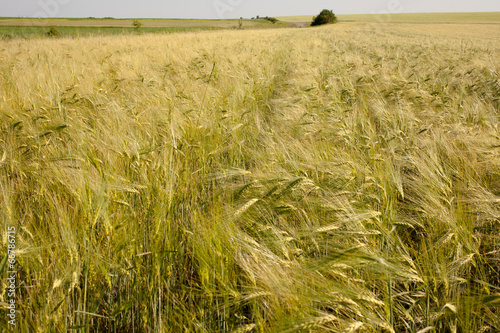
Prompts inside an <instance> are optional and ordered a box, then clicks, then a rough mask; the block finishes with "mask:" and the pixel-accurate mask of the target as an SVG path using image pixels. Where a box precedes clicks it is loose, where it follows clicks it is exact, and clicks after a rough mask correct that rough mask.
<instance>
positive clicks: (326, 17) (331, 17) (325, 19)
mask: <svg viewBox="0 0 500 333" xmlns="http://www.w3.org/2000/svg"><path fill="white" fill-rule="evenodd" d="M335 22H337V16H335V14H334V13H333V12H332V11H331V10H328V9H323V10H322V11H321V13H319V15H318V16H315V17H314V19H313V21H312V23H311V26H315V25H322V24H329V23H335Z"/></svg>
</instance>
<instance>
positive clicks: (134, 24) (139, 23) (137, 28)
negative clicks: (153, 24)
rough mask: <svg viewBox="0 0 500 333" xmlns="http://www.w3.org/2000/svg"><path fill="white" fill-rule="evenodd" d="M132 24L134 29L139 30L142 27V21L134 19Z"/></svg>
mask: <svg viewBox="0 0 500 333" xmlns="http://www.w3.org/2000/svg"><path fill="white" fill-rule="evenodd" d="M132 25H133V26H134V27H135V30H137V31H139V29H141V27H142V23H141V22H140V21H139V20H134V21H133V22H132Z"/></svg>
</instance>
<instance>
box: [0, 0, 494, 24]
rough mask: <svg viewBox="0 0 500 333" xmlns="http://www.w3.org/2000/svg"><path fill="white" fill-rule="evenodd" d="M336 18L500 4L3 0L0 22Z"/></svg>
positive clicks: (466, 0) (484, 0) (451, 0)
mask: <svg viewBox="0 0 500 333" xmlns="http://www.w3.org/2000/svg"><path fill="white" fill-rule="evenodd" d="M322 9H331V10H333V12H334V13H335V14H382V13H419V12H420V13H428V12H482V11H485V12H488V11H495V12H497V11H498V12H500V1H499V0H474V1H471V0H420V1H419V0H357V1H345V0H344V1H340V0H334V1H332V0H329V1H328V0H309V1H307V2H306V1H304V0H274V1H273V0H183V1H181V0H177V1H173V0H142V1H139V0H0V17H115V18H198V19H200V18H206V19H225V18H239V17H244V18H251V17H254V16H257V15H260V16H295V15H315V14H318V13H319V12H320V11H321V10H322Z"/></svg>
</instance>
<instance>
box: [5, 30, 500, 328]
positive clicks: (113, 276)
mask: <svg viewBox="0 0 500 333" xmlns="http://www.w3.org/2000/svg"><path fill="white" fill-rule="evenodd" d="M499 38H500V30H499V29H498V24H496V23H482V24H473V23H463V22H462V23H449V24H434V23H426V24H413V23H391V24H383V23H380V24H373V23H364V22H343V23H339V24H336V25H332V26H327V27H318V28H302V29H297V28H294V29H289V28H283V29H262V30H234V29H233V30H224V31H197V32H186V33H178V34H168V35H165V34H147V33H145V34H142V35H117V36H109V35H108V36H89V37H79V38H60V39H57V38H51V39H49V38H32V39H28V40H25V39H18V38H13V39H11V40H0V76H1V78H2V79H1V80H0V128H1V131H0V214H1V215H0V216H1V223H0V228H1V235H2V238H0V241H1V242H2V243H1V249H2V250H1V252H0V256H1V257H2V258H5V260H4V261H3V264H1V265H0V272H1V273H2V274H4V275H6V274H7V273H6V271H7V267H6V265H5V263H6V259H7V252H6V250H5V249H7V247H8V242H9V239H10V237H8V235H7V230H9V228H10V227H15V228H16V230H17V233H16V243H15V244H16V260H17V272H18V273H17V281H18V285H19V287H18V294H17V296H16V297H17V300H18V303H17V319H16V320H17V327H16V330H17V331H18V332H41V331H54V332H61V331H66V330H72V331H76V332H107V331H110V332H113V331H115V332H132V331H137V332H344V331H346V332H384V331H385V332H417V331H419V330H422V332H430V331H436V332H495V331H499V330H500V319H499V318H500V309H499V307H500V269H499V265H500V239H499V234H500V127H499V124H500V119H499V118H500V100H499V96H500V78H499V73H500V46H499V44H498V42H497V41H498V39H499ZM2 283H3V285H2V290H7V285H6V283H5V282H4V280H2ZM0 297H2V298H0V306H1V307H2V311H6V310H5V308H6V304H7V302H8V298H7V293H6V292H5V293H2V295H0ZM6 320H7V317H6V315H3V312H2V315H1V316H0V326H1V327H6V326H7V323H6Z"/></svg>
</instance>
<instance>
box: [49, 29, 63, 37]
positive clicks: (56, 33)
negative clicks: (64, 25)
mask: <svg viewBox="0 0 500 333" xmlns="http://www.w3.org/2000/svg"><path fill="white" fill-rule="evenodd" d="M60 35H61V33H60V32H59V30H57V28H56V27H50V29H49V31H47V36H49V37H59V36H60Z"/></svg>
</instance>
